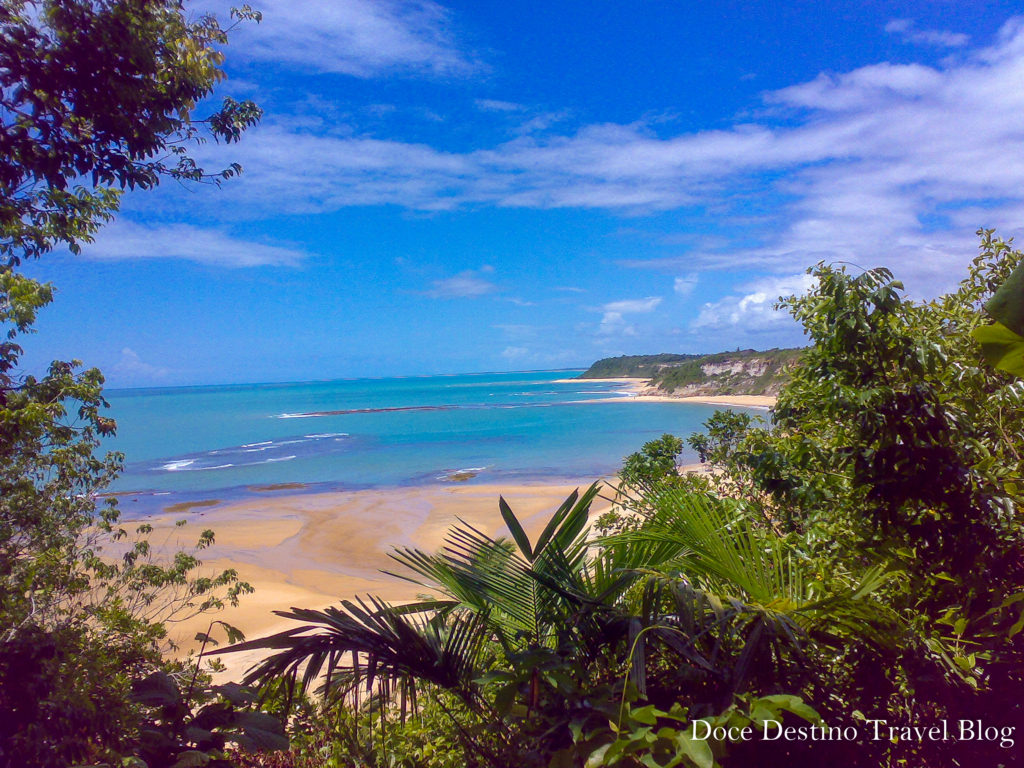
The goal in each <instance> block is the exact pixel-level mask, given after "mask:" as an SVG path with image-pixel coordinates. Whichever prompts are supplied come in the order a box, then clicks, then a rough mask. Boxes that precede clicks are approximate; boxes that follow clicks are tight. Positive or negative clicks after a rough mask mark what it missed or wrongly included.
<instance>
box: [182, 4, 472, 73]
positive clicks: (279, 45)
mask: <svg viewBox="0 0 1024 768" xmlns="http://www.w3.org/2000/svg"><path fill="white" fill-rule="evenodd" d="M198 7H199V8H200V9H202V10H204V11H214V12H217V13H218V15H220V16H226V10H227V4H226V3H223V2H221V1H220V0H202V1H201V2H199V3H198ZM258 8H259V10H260V11H261V12H262V13H263V22H262V23H261V24H259V25H255V24H243V25H241V26H240V27H239V28H238V29H237V30H236V31H235V32H234V33H233V35H232V42H233V43H236V44H237V47H238V51H237V55H238V56H239V57H244V58H249V59H251V60H255V61H261V62H273V63H280V64H285V65H291V66H295V67H298V68H301V69H304V70H310V71H314V72H336V73H341V74H346V75H353V76H355V77H363V78H368V77H375V76H379V75H385V74H393V73H399V74H413V75H426V76H431V77H461V76H466V75H469V74H472V73H474V72H476V71H478V70H480V69H481V64H480V63H479V62H477V61H476V60H475V59H474V57H473V56H472V55H470V54H467V53H466V52H465V51H463V50H461V49H460V46H459V43H458V41H457V40H456V36H455V34H454V32H453V23H452V15H451V13H450V11H448V9H446V8H444V7H443V6H441V5H439V4H438V3H435V2H432V0H305V2H295V0H262V1H261V2H260V3H259V4H258ZM234 47H235V46H232V49H234ZM232 55H236V52H235V51H234V50H232Z"/></svg>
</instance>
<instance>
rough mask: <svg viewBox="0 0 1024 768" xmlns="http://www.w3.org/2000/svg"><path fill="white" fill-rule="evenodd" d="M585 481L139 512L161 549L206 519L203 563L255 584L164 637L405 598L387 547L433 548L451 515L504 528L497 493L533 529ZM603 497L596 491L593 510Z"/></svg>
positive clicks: (248, 627) (184, 642)
mask: <svg viewBox="0 0 1024 768" xmlns="http://www.w3.org/2000/svg"><path fill="white" fill-rule="evenodd" d="M590 482H591V481H590V480H584V481H581V482H579V483H572V482H569V481H566V482H565V483H559V484H522V485H515V486H509V485H502V486H497V485H431V486H422V487H414V488H398V489H385V490H373V491H351V492H337V493H321V494H294V493H284V494H280V495H274V496H268V497H266V498H255V499H252V500H247V501H244V502H237V503H232V504H226V505H223V506H218V507H216V508H212V507H194V508H193V509H192V510H190V511H188V512H187V513H185V514H180V513H179V514H173V513H166V512H165V513H163V514H160V515H156V516H153V517H152V518H150V519H149V520H148V522H150V523H152V524H153V526H154V528H155V533H154V537H153V540H154V541H155V542H161V543H162V546H161V548H162V549H164V550H165V551H172V550H173V549H174V548H181V547H186V546H188V544H189V543H190V542H191V541H192V540H193V539H194V537H195V536H196V535H198V533H199V532H200V531H201V530H202V529H203V528H212V529H213V530H214V532H215V533H216V543H215V544H214V545H213V546H211V547H210V548H209V549H207V550H205V551H204V552H203V553H202V554H201V558H202V560H203V566H202V571H203V573H204V574H207V575H208V574H212V573H214V572H219V571H220V570H222V569H224V568H234V569H236V570H237V571H238V574H239V578H241V579H242V580H244V581H248V582H249V583H251V584H252V585H253V586H254V587H255V588H256V592H255V594H252V595H247V596H245V597H243V599H242V601H241V604H240V605H239V606H238V607H237V608H227V609H225V610H223V611H220V612H217V613H215V614H207V615H204V616H203V617H199V618H198V619H195V620H190V621H187V622H183V623H180V624H177V625H174V626H173V627H172V639H173V640H174V641H175V642H176V643H178V644H179V645H180V646H181V648H182V649H183V650H185V651H187V650H190V649H193V648H195V647H196V645H197V643H195V641H194V640H193V638H194V636H195V634H196V632H201V631H202V632H205V631H206V629H207V626H208V624H209V622H210V620H211V619H219V620H223V621H226V622H228V623H230V624H233V625H235V626H237V627H238V628H239V629H241V630H242V631H243V632H244V633H245V634H246V637H247V638H250V639H251V638H255V637H259V636H261V635H266V634H270V633H272V632H276V631H280V630H282V629H286V628H288V627H291V626H294V622H290V621H287V620H284V619H282V618H280V617H278V616H275V615H274V614H273V613H272V611H275V610H284V609H287V608H290V607H293V606H294V607H302V608H324V607H327V606H329V605H332V604H336V603H337V602H338V601H339V600H341V599H351V598H354V597H356V596H365V595H367V594H373V595H377V596H380V597H382V598H384V599H386V600H390V601H395V602H401V601H407V600H412V599H414V598H416V596H417V595H418V594H421V593H422V592H423V591H424V590H423V589H422V588H421V587H418V586H417V585H415V584H412V583H411V582H408V581H404V580H402V579H399V578H396V577H394V576H389V575H386V574H384V573H381V571H382V570H394V571H398V572H401V570H402V569H401V566H399V565H398V564H397V563H395V562H394V561H393V560H391V559H390V558H389V557H388V553H389V552H391V551H392V549H393V548H394V547H418V548H421V549H424V550H427V551H436V550H438V549H439V548H440V547H441V545H442V543H443V540H444V537H445V534H446V532H447V530H448V527H449V526H450V525H451V524H453V523H455V522H456V521H457V519H462V520H464V521H466V522H467V523H469V524H470V525H472V526H474V527H476V528H478V529H480V530H482V531H485V532H487V533H489V534H492V535H494V534H502V533H507V530H506V529H505V527H504V524H503V522H502V519H501V515H500V513H499V511H498V497H499V496H504V497H505V499H506V501H508V503H509V505H510V506H511V507H512V509H513V511H514V512H515V513H516V515H517V516H518V517H519V518H520V519H521V521H522V522H523V524H524V527H525V528H526V530H527V531H528V532H529V533H530V534H531V535H536V534H537V533H538V532H539V531H540V530H541V529H542V528H543V526H544V525H545V524H546V522H547V520H548V519H549V517H550V515H551V513H552V512H554V510H555V509H557V507H558V506H559V504H561V502H562V501H564V499H565V497H566V496H568V495H569V493H571V492H572V491H573V489H574V488H577V487H578V488H579V489H580V490H581V491H582V490H585V489H586V487H587V486H588V485H589V483H590ZM609 506H610V504H609V502H607V501H605V500H602V499H598V501H597V502H596V503H595V504H594V506H593V508H592V514H600V513H601V512H603V511H604V510H606V509H607V508H608V507H609ZM181 519H185V520H187V521H188V524H187V525H186V526H185V527H184V528H175V527H174V522H175V521H176V520H181ZM215 636H216V633H215ZM255 658H256V656H255V655H254V654H238V655H234V654H229V655H227V656H224V657H223V658H222V660H223V661H224V662H225V663H226V664H227V665H228V671H227V672H226V673H225V677H226V678H228V679H230V678H231V677H232V675H233V676H234V677H235V678H237V677H238V675H239V673H240V672H241V671H242V670H244V669H245V668H247V667H248V666H250V665H251V664H252V662H253V661H254V660H255Z"/></svg>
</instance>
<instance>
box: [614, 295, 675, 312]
mask: <svg viewBox="0 0 1024 768" xmlns="http://www.w3.org/2000/svg"><path fill="white" fill-rule="evenodd" d="M659 304H661V297H660V296H648V297H647V298H646V299H623V300H622V301H610V302H608V303H607V304H605V305H604V306H603V307H602V308H601V309H602V310H604V311H605V312H618V313H621V314H626V313H637V312H653V311H654V310H655V309H657V307H658V305H659Z"/></svg>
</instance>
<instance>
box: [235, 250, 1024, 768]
mask: <svg viewBox="0 0 1024 768" xmlns="http://www.w3.org/2000/svg"><path fill="white" fill-rule="evenodd" d="M979 234H980V235H981V236H982V242H981V254H980V255H979V257H978V258H977V259H976V260H975V261H974V263H973V265H972V268H971V271H970V274H969V275H968V277H967V279H966V280H965V281H964V282H963V283H962V285H961V286H960V288H959V289H958V290H957V291H956V292H954V293H951V294H949V295H946V296H943V297H941V298H939V299H937V300H935V301H932V302H927V303H924V304H918V303H914V302H910V301H908V300H906V299H904V298H903V297H902V295H901V286H900V284H899V283H898V282H896V281H894V280H893V278H892V275H891V274H889V273H888V272H887V271H886V270H883V269H879V270H871V271H867V272H863V273H861V274H858V275H851V274H849V273H847V272H846V271H845V270H844V269H836V268H833V267H829V266H825V265H818V267H816V268H815V269H814V270H812V273H813V274H814V276H815V277H816V287H815V288H814V289H813V290H812V291H811V292H810V293H809V294H808V295H806V296H801V297H790V298H788V299H785V300H784V305H785V306H786V307H788V308H789V310H790V311H791V312H792V314H793V315H794V316H795V317H796V318H797V319H798V320H799V321H800V322H801V323H802V324H803V326H804V329H805V330H806V332H807V335H808V337H809V341H810V342H811V345H810V346H809V347H808V348H807V349H806V350H805V351H804V352H802V353H801V355H800V359H799V362H798V364H797V365H796V366H795V367H794V369H793V371H792V375H791V379H790V382H789V383H788V384H787V385H786V386H785V388H784V389H783V390H782V392H781V394H780V396H779V401H778V406H777V408H776V409H775V412H774V414H773V419H772V423H771V424H765V423H759V422H758V421H757V420H756V418H755V417H752V416H750V415H747V414H740V413H735V412H719V413H718V414H716V415H715V416H714V417H713V418H712V419H711V420H710V421H709V423H708V425H707V432H706V433H705V434H701V435H695V436H692V437H691V438H690V442H691V445H692V446H693V447H694V448H696V449H697V450H698V451H699V453H700V454H701V457H702V460H704V461H706V462H708V463H710V464H712V465H713V466H714V467H715V468H716V469H717V470H718V472H717V473H715V474H702V475H689V476H680V475H679V474H678V471H677V469H676V466H675V461H674V459H675V457H676V456H677V455H678V454H679V452H680V451H681V449H682V445H683V443H682V441H681V440H680V439H679V438H675V437H672V436H670V435H666V436H664V437H662V438H661V439H659V440H655V441H652V442H651V443H649V444H647V445H646V446H644V448H643V450H642V451H640V452H639V453H638V454H636V455H634V456H631V457H629V458H628V459H627V461H626V465H625V467H624V471H623V474H622V478H623V482H622V484H621V485H620V486H619V487H618V488H617V489H615V490H616V494H615V497H614V498H615V501H616V506H615V507H614V508H613V510H612V512H610V513H608V514H605V515H604V516H602V517H601V518H600V519H599V520H598V521H596V531H592V530H590V528H589V527H588V516H587V513H588V508H589V505H590V503H591V502H592V500H593V499H594V497H595V494H596V493H597V492H598V490H597V488H596V487H595V488H591V489H589V490H588V491H587V492H586V493H584V494H583V495H582V496H577V495H576V494H573V495H572V496H571V497H570V498H569V499H567V500H566V502H565V504H564V505H563V506H562V508H560V509H559V510H558V511H557V512H556V513H555V514H554V515H553V517H552V518H551V520H550V522H549V524H548V525H547V527H546V528H545V529H544V530H543V531H542V532H540V534H539V535H538V536H536V537H535V538H531V537H530V536H529V535H527V533H526V532H525V531H524V530H523V528H522V526H521V525H520V523H519V521H518V520H517V518H516V517H515V515H514V513H513V511H512V510H511V509H509V508H508V506H507V505H506V504H505V503H504V502H501V504H500V509H501V514H502V516H503V519H504V521H505V523H506V525H507V527H508V529H509V531H510V534H511V537H510V538H509V539H494V538H491V537H489V536H486V535H484V534H482V533H481V532H479V531H476V530H474V529H472V528H469V527H467V526H463V525H460V526H456V527H455V528H453V529H452V530H451V532H450V535H449V538H448V542H447V545H446V546H445V548H444V549H443V551H442V552H440V553H436V554H435V553H427V552H421V551H417V550H400V551H398V552H396V553H395V559H396V561H398V563H399V564H400V565H401V566H402V567H403V570H402V571H401V572H400V573H401V574H402V575H404V576H405V577H406V578H411V579H413V580H414V581H415V582H416V583H418V584H421V585H422V586H423V588H424V599H423V601H422V602H419V603H416V604H413V605H404V606H399V607H396V606H390V605H387V604H385V603H383V602H381V601H378V600H373V599H370V600H367V601H365V602H358V601H357V602H343V603H342V604H341V605H340V606H339V607H338V608H334V609H330V610H327V611H314V610H293V611H291V612H288V613H286V614H283V615H286V616H288V617H289V618H292V619H295V620H297V621H299V622H302V624H301V625H298V626H296V627H295V628H294V629H291V630H288V631H285V632H282V633H281V634H279V635H276V636H273V637H270V638H267V639H263V640H257V641H253V642H251V643H247V644H244V645H241V646H238V649H253V648H262V649H268V650H270V651H271V655H270V656H269V657H268V658H267V659H266V661H264V662H263V663H262V664H261V665H260V666H259V667H258V668H257V669H255V670H254V671H253V672H252V674H251V675H250V677H249V680H248V682H250V683H261V682H262V683H264V684H269V685H271V686H272V687H273V688H274V690H275V691H277V695H278V697H279V698H278V701H279V705H280V706H281V707H282V711H283V712H284V711H297V712H299V713H300V714H299V716H297V717H296V718H294V719H293V721H292V728H293V738H294V741H293V743H294V748H293V752H292V753H291V755H290V757H288V758H286V759H285V760H284V763H280V764H287V765H296V766H314V765H363V764H367V765H381V766H383V765H409V766H456V765H480V766H484V765H486V766H506V765H507V766H563V765H564V766H582V765H586V766H601V765H622V766H632V765H645V766H670V765H689V766H700V767H701V768H707V767H708V766H711V765H713V764H715V763H720V764H725V765H749V764H765V765H781V764H787V765H807V766H811V765H826V764H832V765H838V766H872V767H874V766H897V765H915V766H931V767H933V768H939V767H940V766H963V765H992V766H995V765H1018V764H1020V761H1021V756H1022V754H1024V752H1022V751H1021V750H1020V748H1019V745H1020V741H1019V740H1020V738H1021V737H1022V736H1024V703H1022V702H1021V700H1020V697H1019V691H1020V690H1021V686H1022V684H1024V632H1022V628H1024V527H1022V524H1021V519H1020V509H1019V503H1020V500H1021V495H1022V493H1024V488H1022V486H1021V484H1020V480H1019V478H1020V476H1021V470H1022V469H1024V467H1022V463H1024V430H1022V427H1024V424H1022V413H1024V381H1021V380H1019V379H1016V378H1014V377H1013V376H1011V375H1008V374H1006V373H1003V372H1001V371H999V370H996V369H994V368H992V367H990V366H989V364H988V363H986V362H985V361H984V359H983V357H982V355H981V352H980V348H979V345H978V344H977V342H976V341H974V339H973V336H974V335H976V334H978V332H979V329H983V328H984V327H986V323H987V322H988V321H987V319H986V318H985V316H984V315H983V314H982V313H981V312H980V308H981V306H982V304H983V303H984V302H985V301H986V300H987V299H988V298H989V297H991V295H992V294H993V292H994V291H995V290H996V289H997V288H998V287H999V285H1001V284H1002V283H1003V282H1004V281H1005V280H1006V279H1007V277H1008V276H1009V275H1010V273H1011V271H1012V270H1013V269H1014V268H1015V267H1016V266H1017V265H1018V264H1020V263H1021V262H1022V260H1024V254H1021V253H1020V252H1017V251H1013V250H1012V249H1011V248H1010V247H1009V245H1008V244H1006V243H1003V242H1001V241H999V240H995V239H993V238H992V235H991V233H990V232H981V233H979ZM1022 269H1024V268H1022ZM982 336H984V332H982ZM316 683H320V684H321V687H322V693H323V697H322V698H304V694H303V691H305V690H307V689H308V688H310V687H312V686H314V684H316ZM295 699H298V700H300V702H301V703H300V704H298V705H296V704H295V702H294V700H295ZM295 706H298V709H297V710H296V709H294V707H295ZM289 707H292V708H293V709H289ZM883 721H884V722H883ZM961 721H963V722H961ZM979 721H980V725H979V724H978V723H979ZM944 722H945V723H946V726H945V728H947V729H948V731H949V733H950V734H951V738H949V739H948V740H943V739H942V738H941V735H940V736H939V737H938V738H935V737H932V738H929V737H927V736H921V735H917V734H914V733H913V732H912V731H907V730H903V729H907V728H912V727H916V728H919V729H921V732H926V731H927V729H929V728H933V727H935V728H938V729H939V731H938V732H937V733H939V734H941V733H942V729H943V723H944ZM801 724H802V726H801ZM965 724H966V725H965ZM715 727H721V728H724V729H725V730H718V731H716V730H714V728H715ZM783 727H794V728H800V727H803V728H804V731H803V733H804V736H805V737H804V738H803V739H800V738H797V739H795V740H787V739H784V738H773V737H775V736H777V734H779V733H780V731H779V729H780V728H783ZM890 727H892V728H894V729H896V730H895V731H889V728H890ZM729 728H732V731H731V732H730V731H729V730H728V729H729ZM743 728H749V731H747V732H746V733H747V737H746V739H744V738H742V737H741V734H742V733H743V731H742V729H743ZM812 728H816V729H817V730H811V729H812ZM961 728H965V729H966V730H963V731H961V730H960V729H961ZM876 729H879V730H878V731H877V733H878V734H880V735H879V736H878V737H876ZM986 729H988V730H987V731H986ZM794 733H799V731H794ZM933 733H936V732H933ZM730 734H731V735H730ZM814 734H817V736H816V737H815V735H814ZM986 734H987V735H986ZM961 736H962V737H963V738H961Z"/></svg>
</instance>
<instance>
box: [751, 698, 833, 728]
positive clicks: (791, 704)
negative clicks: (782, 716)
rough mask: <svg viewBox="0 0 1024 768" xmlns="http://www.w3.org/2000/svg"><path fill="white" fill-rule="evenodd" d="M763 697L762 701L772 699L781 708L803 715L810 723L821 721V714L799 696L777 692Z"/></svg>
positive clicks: (798, 715)
mask: <svg viewBox="0 0 1024 768" xmlns="http://www.w3.org/2000/svg"><path fill="white" fill-rule="evenodd" d="M761 698H762V701H770V702H771V703H772V704H774V705H775V706H776V707H778V708H779V709H781V710H784V711H786V712H792V713H793V714H794V715H796V716H797V717H802V718H803V719H804V720H806V721H807V722H809V723H820V722H821V715H819V714H818V712H817V711H816V710H815V709H814V708H813V707H811V706H810V705H808V704H806V703H804V700H803V699H801V698H800V697H799V696H792V695H790V694H785V693H777V694H774V695H772V696H763V697H761Z"/></svg>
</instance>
